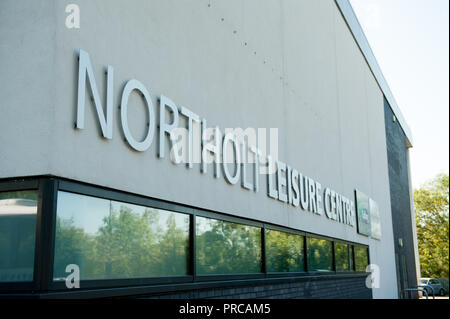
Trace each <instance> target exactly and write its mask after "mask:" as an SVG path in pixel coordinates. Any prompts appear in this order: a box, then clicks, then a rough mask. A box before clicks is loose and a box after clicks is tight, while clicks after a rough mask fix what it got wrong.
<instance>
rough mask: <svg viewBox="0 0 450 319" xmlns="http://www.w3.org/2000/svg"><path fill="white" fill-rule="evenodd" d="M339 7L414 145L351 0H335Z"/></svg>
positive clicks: (409, 141)
mask: <svg viewBox="0 0 450 319" xmlns="http://www.w3.org/2000/svg"><path fill="white" fill-rule="evenodd" d="M335 2H336V5H337V7H338V8H339V10H340V11H341V14H342V16H343V17H344V19H345V21H346V23H347V25H348V27H349V29H350V31H351V32H352V34H353V37H354V39H355V41H356V43H357V44H358V46H359V49H360V50H361V52H362V53H363V55H364V58H365V59H366V61H367V64H368V65H369V67H370V69H371V71H372V73H373V75H374V77H375V79H376V80H377V82H378V85H379V86H380V88H381V91H382V92H383V94H384V96H385V98H386V100H387V101H388V102H389V106H390V107H391V109H392V112H394V115H395V117H396V118H397V120H398V122H399V124H400V127H401V128H402V130H403V132H404V133H405V136H406V142H407V147H408V148H409V147H412V142H413V140H412V134H411V130H410V128H409V126H408V124H407V123H406V120H405V118H404V117H403V114H402V112H401V110H400V108H399V106H398V104H397V102H396V101H395V98H394V95H393V94H392V92H391V89H390V88H389V85H388V83H387V81H386V79H385V78H384V75H383V72H382V71H381V68H380V66H379V65H378V62H377V60H376V58H375V55H374V54H373V51H372V49H371V47H370V44H369V41H367V38H366V35H365V34H364V31H363V29H362V27H361V25H360V24H359V21H358V18H357V17H356V14H355V12H354V11H353V7H352V5H351V4H350V1H349V0H335Z"/></svg>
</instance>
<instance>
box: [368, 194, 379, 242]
mask: <svg viewBox="0 0 450 319" xmlns="http://www.w3.org/2000/svg"><path fill="white" fill-rule="evenodd" d="M369 208H370V225H371V237H372V238H373V239H378V240H380V239H381V220H380V211H379V210H378V204H377V203H376V202H375V201H374V200H373V199H372V198H371V199H369Z"/></svg>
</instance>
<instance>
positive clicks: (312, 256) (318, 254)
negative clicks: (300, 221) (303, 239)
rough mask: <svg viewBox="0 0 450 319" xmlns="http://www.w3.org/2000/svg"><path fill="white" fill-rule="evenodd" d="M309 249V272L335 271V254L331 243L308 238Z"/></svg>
mask: <svg viewBox="0 0 450 319" xmlns="http://www.w3.org/2000/svg"><path fill="white" fill-rule="evenodd" d="M307 248H308V270H309V271H331V270H333V257H332V255H333V252H332V247H331V241H329V240H325V239H318V238H308V239H307Z"/></svg>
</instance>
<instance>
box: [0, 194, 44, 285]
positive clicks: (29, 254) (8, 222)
mask: <svg viewBox="0 0 450 319" xmlns="http://www.w3.org/2000/svg"><path fill="white" fill-rule="evenodd" d="M37 197H38V196H37V191H18V192H3V193H0V282H13V281H21V282H22V281H33V269H34V248H35V241H36V216H37Z"/></svg>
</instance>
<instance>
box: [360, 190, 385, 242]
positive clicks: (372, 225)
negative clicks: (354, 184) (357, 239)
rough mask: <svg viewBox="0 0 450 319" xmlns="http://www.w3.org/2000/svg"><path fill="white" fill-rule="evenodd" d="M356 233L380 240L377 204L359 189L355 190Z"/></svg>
mask: <svg viewBox="0 0 450 319" xmlns="http://www.w3.org/2000/svg"><path fill="white" fill-rule="evenodd" d="M355 197H356V221H357V226H358V227H357V230H358V233H360V234H362V235H365V236H367V237H371V238H373V239H378V240H381V220H380V211H379V209H378V204H377V203H376V202H375V201H374V200H373V199H372V198H369V197H368V196H367V195H366V194H364V193H363V192H361V191H358V190H355Z"/></svg>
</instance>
